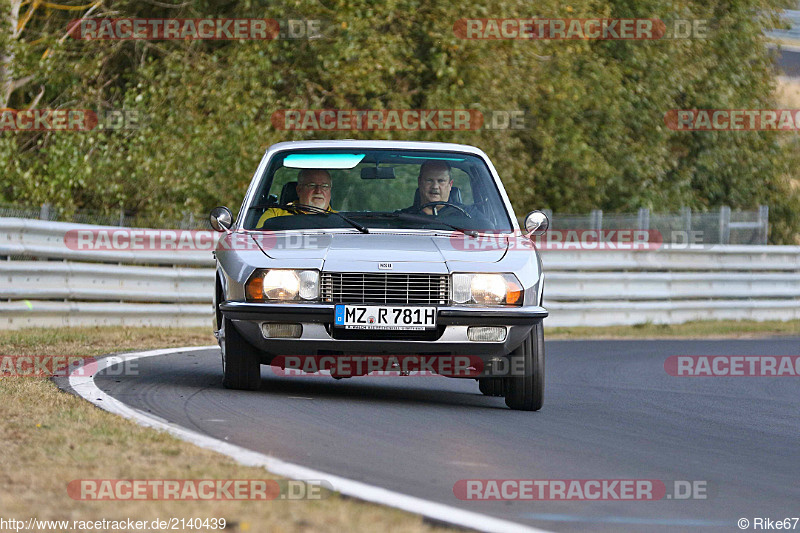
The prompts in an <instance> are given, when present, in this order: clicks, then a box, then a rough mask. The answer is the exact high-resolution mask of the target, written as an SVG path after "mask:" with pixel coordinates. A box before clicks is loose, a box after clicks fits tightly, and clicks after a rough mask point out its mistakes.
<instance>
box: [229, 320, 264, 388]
mask: <svg viewBox="0 0 800 533" xmlns="http://www.w3.org/2000/svg"><path fill="white" fill-rule="evenodd" d="M221 326H222V327H221V328H220V330H219V347H220V351H221V352H222V386H223V387H225V388H226V389H237V390H258V389H259V388H260V387H261V363H259V360H258V351H257V350H256V349H255V348H253V346H251V345H250V343H248V342H247V341H246V340H245V339H244V337H242V334H241V333H239V331H238V330H237V329H236V328H235V327H234V325H233V322H232V321H231V319H229V318H223V319H222V324H221Z"/></svg>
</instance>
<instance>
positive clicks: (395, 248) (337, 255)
mask: <svg viewBox="0 0 800 533" xmlns="http://www.w3.org/2000/svg"><path fill="white" fill-rule="evenodd" d="M254 238H256V240H257V242H258V243H259V246H260V247H261V249H262V250H263V252H264V254H266V255H267V256H268V257H270V258H272V259H281V260H288V259H322V260H323V261H325V263H326V264H328V263H329V262H330V263H334V264H337V265H340V264H346V263H348V262H349V263H352V262H361V261H369V262H373V263H374V262H387V263H405V262H408V263H440V264H441V263H443V262H444V263H452V262H459V261H462V262H471V263H496V262H498V261H500V259H502V258H503V256H504V255H505V254H506V251H507V250H508V239H506V238H505V237H502V238H493V239H492V240H491V242H490V243H489V245H486V242H487V241H485V240H481V239H475V238H473V237H468V236H465V235H463V234H460V233H454V234H452V235H430V234H429V235H423V234H408V233H406V234H396V233H369V234H364V233H320V234H302V233H271V234H268V235H266V236H258V237H256V236H255V235H254Z"/></svg>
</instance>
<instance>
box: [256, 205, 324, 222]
mask: <svg viewBox="0 0 800 533" xmlns="http://www.w3.org/2000/svg"><path fill="white" fill-rule="evenodd" d="M286 205H295V203H294V202H290V203H288V204H286ZM327 211H328V212H329V213H335V212H336V211H335V210H333V209H331V206H328V209H327ZM298 213H302V214H312V215H313V214H314V213H313V212H311V211H308V212H306V213H303V211H300V210H298ZM298 213H294V212H292V211H287V210H286V209H283V208H280V207H270V208H269V209H267V210H266V211H264V214H263V215H261V218H259V219H258V222H257V223H256V228H260V227H261V226H263V225H264V222H266V221H267V219H268V218H272V217H285V216H286V215H295V214H298Z"/></svg>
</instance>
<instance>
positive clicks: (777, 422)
mask: <svg viewBox="0 0 800 533" xmlns="http://www.w3.org/2000/svg"><path fill="white" fill-rule="evenodd" d="M546 351H547V393H546V399H545V406H544V408H543V410H542V411H540V412H538V413H527V412H515V411H511V410H509V409H507V408H506V406H505V404H504V402H503V399H502V398H489V397H485V396H482V395H481V394H480V392H479V391H478V385H477V383H476V382H475V381H474V380H457V379H448V378H443V377H370V376H368V377H359V378H351V379H344V380H341V381H336V380H333V379H332V378H328V377H277V376H276V375H274V374H273V373H272V371H271V369H270V368H269V367H262V386H261V390H259V391H257V392H240V391H230V390H225V389H223V388H222V385H221V365H220V356H219V351H218V350H209V351H203V352H194V353H191V354H190V353H177V354H174V355H166V356H158V357H149V358H146V359H141V360H139V361H138V370H139V372H138V374H139V375H135V376H112V375H106V374H107V372H108V371H106V372H104V373H101V374H100V375H98V376H97V377H96V383H97V385H98V387H100V388H101V389H102V390H104V391H106V392H107V393H109V394H110V395H112V396H114V397H115V398H117V399H119V400H120V401H123V402H125V403H126V404H128V405H129V406H131V407H134V408H137V409H140V410H142V411H145V412H148V413H153V414H155V415H157V416H159V417H162V418H164V419H166V420H167V421H169V422H173V423H176V424H179V425H181V426H183V427H186V428H189V429H192V430H194V431H197V432H199V433H203V434H206V435H209V436H212V437H215V438H217V439H220V440H225V441H227V442H230V443H233V444H237V445H239V446H242V447H245V448H248V449H252V450H255V451H259V452H262V453H265V454H269V455H273V456H275V457H277V458H280V459H283V460H286V461H290V462H293V463H298V464H301V465H304V466H308V467H311V468H315V469H318V470H320V471H323V472H327V473H331V474H336V475H340V476H343V477H347V478H350V479H355V480H358V481H363V482H366V483H369V484H372V485H376V486H380V487H385V488H388V489H391V490H394V491H397V492H401V493H404V494H410V495H413V496H417V497H421V498H425V499H428V500H432V501H436V502H441V503H445V504H448V505H453V506H456V507H460V508H463V509H467V510H470V511H474V512H480V513H484V514H488V515H492V516H496V517H499V518H503V519H506V520H511V521H515V522H520V523H523V524H528V525H531V526H534V527H538V528H543V529H547V530H551V531H587V530H589V531H609V532H613V531H739V528H737V526H736V522H737V520H738V519H739V518H748V519H749V520H750V521H751V524H752V519H753V518H754V517H768V518H772V519H778V518H780V519H783V518H785V517H796V516H800V461H799V460H798V459H800V377H693V378H687V377H673V376H670V375H668V374H667V373H666V372H665V370H664V361H665V359H666V358H667V357H668V356H670V355H800V339H796V338H793V339H787V338H774V339H760V340H735V341H734V340H708V341H701V340H700V341H698V340H686V341H663V340H662V341H560V342H559V341H548V342H547V347H546ZM461 479H551V480H561V479H658V480H663V481H664V482H665V483H666V487H667V491H668V492H672V488H673V486H674V485H673V482H674V480H689V481H705V482H706V484H707V493H708V495H707V499H704V500H703V499H689V500H677V499H669V500H668V499H663V500H660V501H515V502H491V501H462V500H459V499H457V498H456V497H455V496H454V494H453V485H454V484H455V483H456V482H457V481H458V480H461ZM751 527H752V525H751ZM798 530H800V525H798Z"/></svg>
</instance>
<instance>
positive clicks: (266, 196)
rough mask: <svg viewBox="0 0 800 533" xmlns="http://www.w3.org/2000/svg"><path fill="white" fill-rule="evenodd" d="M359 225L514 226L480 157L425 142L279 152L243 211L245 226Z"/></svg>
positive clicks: (501, 228)
mask: <svg viewBox="0 0 800 533" xmlns="http://www.w3.org/2000/svg"><path fill="white" fill-rule="evenodd" d="M305 206H309V207H305ZM341 215H343V216H341ZM348 219H349V220H348ZM358 226H362V228H368V229H369V230H373V229H428V230H441V231H453V230H477V231H492V232H496V231H511V230H512V229H513V226H512V224H511V219H510V218H509V213H507V212H506V208H505V205H504V203H503V201H502V198H501V196H500V192H499V190H498V188H497V185H496V184H495V181H494V179H493V178H492V175H491V173H490V172H489V168H488V167H487V166H486V163H485V162H484V160H483V159H482V158H480V157H477V156H474V155H471V154H465V153H460V152H442V151H419V150H373V149H364V150H353V149H349V150H332V149H328V150H319V149H316V150H309V149H306V150H289V151H282V152H279V153H278V154H276V155H275V156H274V157H273V158H272V159H271V162H270V165H269V166H268V168H267V169H266V171H265V173H264V175H263V176H262V178H261V180H260V182H259V185H258V187H257V189H256V191H255V196H254V197H253V200H252V202H251V203H250V205H249V207H248V209H247V211H246V213H245V214H244V219H243V228H244V229H246V230H268V231H277V230H290V229H324V228H354V227H358Z"/></svg>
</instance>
